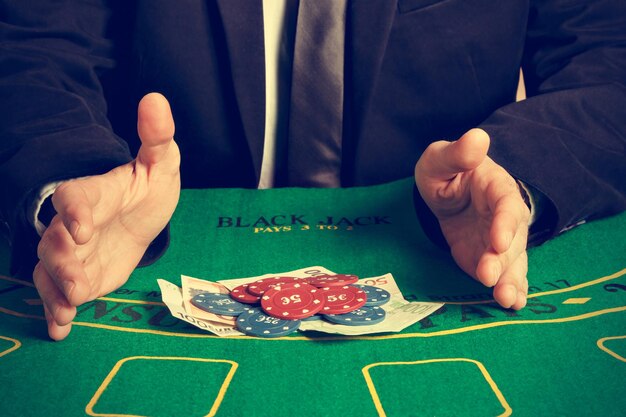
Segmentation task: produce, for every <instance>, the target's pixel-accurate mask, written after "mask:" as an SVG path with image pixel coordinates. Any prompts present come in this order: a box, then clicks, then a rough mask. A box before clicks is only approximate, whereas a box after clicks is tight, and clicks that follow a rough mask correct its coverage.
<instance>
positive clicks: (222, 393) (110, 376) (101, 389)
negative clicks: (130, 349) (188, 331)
mask: <svg viewBox="0 0 626 417" xmlns="http://www.w3.org/2000/svg"><path fill="white" fill-rule="evenodd" d="M134 360H159V361H191V362H219V363H228V364H230V370H229V371H228V374H227V375H226V378H224V382H223V383H222V386H221V387H220V390H219V392H218V393H217V397H216V398H215V401H214V402H213V406H212V407H211V410H210V411H209V414H207V415H206V416H205V417H212V416H214V415H215V414H216V413H217V410H218V409H219V407H220V404H221V403H222V400H223V399H224V396H225V395H226V391H227V390H228V386H229V385H230V382H231V381H232V379H233V376H234V375H235V372H236V371H237V368H238V367H239V364H238V363H237V362H235V361H231V360H228V359H208V358H188V357H179V356H129V357H127V358H124V359H120V360H119V361H117V363H116V364H115V366H114V367H113V369H111V372H109V374H108V375H107V376H106V378H105V379H104V381H102V384H100V387H99V388H98V390H97V391H96V393H95V394H94V395H93V397H92V398H91V400H90V401H89V403H88V404H87V406H86V407H85V412H86V413H87V414H88V415H90V416H94V417H144V416H138V415H135V414H105V413H96V412H94V411H93V407H94V406H95V405H96V403H97V402H98V400H99V399H100V397H101V396H102V394H103V393H104V391H106V389H107V388H108V386H109V384H110V383H111V381H112V380H113V378H114V377H115V375H117V373H118V372H119V370H120V369H121V367H122V365H124V364H125V363H126V362H128V361H134Z"/></svg>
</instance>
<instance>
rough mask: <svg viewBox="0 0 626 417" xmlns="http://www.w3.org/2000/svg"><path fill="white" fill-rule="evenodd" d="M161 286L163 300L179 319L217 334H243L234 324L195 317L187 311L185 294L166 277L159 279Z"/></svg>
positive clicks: (222, 335)
mask: <svg viewBox="0 0 626 417" xmlns="http://www.w3.org/2000/svg"><path fill="white" fill-rule="evenodd" d="M157 283H158V284H159V288H160V289H161V297H162V298H163V302H164V303H165V305H166V306H167V308H168V309H169V310H170V313H172V316H174V317H176V318H177V319H180V320H184V321H186V322H187V323H189V324H192V325H194V326H196V327H197V328H199V329H202V330H207V331H209V332H211V333H213V334H215V335H217V336H221V337H224V336H242V335H243V333H241V332H240V331H239V330H237V329H235V327H234V326H231V325H228V324H222V323H215V322H211V321H208V320H202V319H198V318H195V317H193V316H192V315H190V314H188V313H187V311H185V307H184V306H183V294H182V291H181V289H180V288H178V287H177V286H176V285H174V284H172V283H171V282H169V281H166V280H164V279H157Z"/></svg>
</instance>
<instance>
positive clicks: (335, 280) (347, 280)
mask: <svg viewBox="0 0 626 417" xmlns="http://www.w3.org/2000/svg"><path fill="white" fill-rule="evenodd" d="M358 280H359V277H357V276H356V275H347V274H336V275H317V276H314V277H308V278H305V281H306V282H307V283H309V284H311V285H313V286H315V287H319V288H325V287H343V286H345V285H350V284H354V283H355V282H357V281H358Z"/></svg>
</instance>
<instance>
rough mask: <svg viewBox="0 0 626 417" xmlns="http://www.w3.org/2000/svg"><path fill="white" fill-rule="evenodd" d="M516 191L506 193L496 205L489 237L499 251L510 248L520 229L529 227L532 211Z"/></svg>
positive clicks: (502, 251)
mask: <svg viewBox="0 0 626 417" xmlns="http://www.w3.org/2000/svg"><path fill="white" fill-rule="evenodd" d="M514 193H517V191H514V192H513V193H509V194H507V195H504V196H503V197H501V198H500V199H498V201H497V203H496V205H495V209H494V215H493V221H492V223H491V229H490V231H489V237H490V242H491V245H492V246H493V248H494V249H495V251H496V252H498V253H504V252H506V251H507V250H509V249H510V247H511V244H512V243H513V241H514V239H515V237H516V234H517V233H518V231H521V230H523V228H526V229H527V228H528V219H529V217H530V211H529V210H528V207H527V206H526V203H524V200H522V198H521V196H519V195H516V194H514Z"/></svg>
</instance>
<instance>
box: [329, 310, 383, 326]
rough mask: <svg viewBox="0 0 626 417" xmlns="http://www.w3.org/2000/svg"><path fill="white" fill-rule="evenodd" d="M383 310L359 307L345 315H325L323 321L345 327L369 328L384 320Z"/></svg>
mask: <svg viewBox="0 0 626 417" xmlns="http://www.w3.org/2000/svg"><path fill="white" fill-rule="evenodd" d="M385 316H386V313H385V310H383V309H382V307H378V306H374V307H365V306H364V307H361V308H359V309H357V310H354V311H351V312H349V313H346V314H325V315H324V319H326V320H328V321H330V322H331V323H335V324H344V325H346V326H369V325H371V324H378V323H380V322H381V321H383V320H385Z"/></svg>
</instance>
